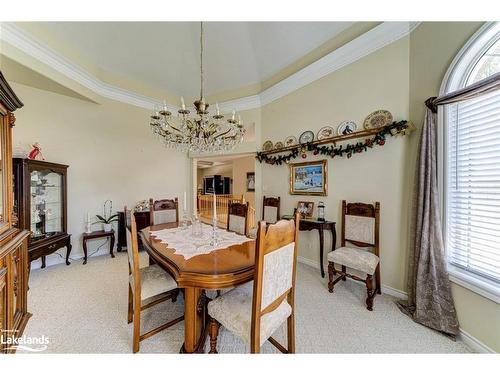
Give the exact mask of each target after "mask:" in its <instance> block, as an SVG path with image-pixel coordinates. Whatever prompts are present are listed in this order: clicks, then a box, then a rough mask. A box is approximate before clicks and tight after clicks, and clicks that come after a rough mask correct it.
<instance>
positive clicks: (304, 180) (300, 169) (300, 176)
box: [289, 160, 328, 196]
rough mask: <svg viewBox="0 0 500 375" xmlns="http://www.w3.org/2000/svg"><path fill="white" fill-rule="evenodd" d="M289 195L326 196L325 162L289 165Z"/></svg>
mask: <svg viewBox="0 0 500 375" xmlns="http://www.w3.org/2000/svg"><path fill="white" fill-rule="evenodd" d="M289 167H290V194H292V195H319V196H326V195H327V181H328V179H327V178H328V176H327V173H328V171H327V161H326V160H317V161H310V162H305V163H291V164H289Z"/></svg>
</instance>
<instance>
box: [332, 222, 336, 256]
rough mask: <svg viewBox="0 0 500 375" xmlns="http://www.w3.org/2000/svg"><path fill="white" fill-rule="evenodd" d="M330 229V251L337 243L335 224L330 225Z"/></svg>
mask: <svg viewBox="0 0 500 375" xmlns="http://www.w3.org/2000/svg"><path fill="white" fill-rule="evenodd" d="M331 230H332V251H333V250H335V245H337V232H336V231H335V226H334V225H333V226H332V227H331Z"/></svg>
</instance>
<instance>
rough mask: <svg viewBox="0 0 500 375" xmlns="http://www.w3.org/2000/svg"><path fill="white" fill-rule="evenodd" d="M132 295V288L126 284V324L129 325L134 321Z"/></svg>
mask: <svg viewBox="0 0 500 375" xmlns="http://www.w3.org/2000/svg"><path fill="white" fill-rule="evenodd" d="M133 303H134V295H133V294H132V287H131V286H130V284H128V316H127V322H128V323H129V324H130V323H132V320H133V319H134V305H133Z"/></svg>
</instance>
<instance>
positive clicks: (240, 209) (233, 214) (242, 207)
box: [227, 202, 248, 236]
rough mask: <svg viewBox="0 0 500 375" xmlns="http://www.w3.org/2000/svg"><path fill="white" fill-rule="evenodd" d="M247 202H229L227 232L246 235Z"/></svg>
mask: <svg viewBox="0 0 500 375" xmlns="http://www.w3.org/2000/svg"><path fill="white" fill-rule="evenodd" d="M247 219H248V202H246V203H239V202H230V203H229V205H228V208H227V230H228V231H230V232H236V233H238V234H241V235H244V236H246V235H247Z"/></svg>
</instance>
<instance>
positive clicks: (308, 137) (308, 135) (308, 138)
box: [299, 130, 314, 144]
mask: <svg viewBox="0 0 500 375" xmlns="http://www.w3.org/2000/svg"><path fill="white" fill-rule="evenodd" d="M312 141H314V133H313V132H312V131H310V130H306V131H305V132H304V133H302V134H301V135H300V137H299V142H300V144H304V143H309V142H312Z"/></svg>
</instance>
